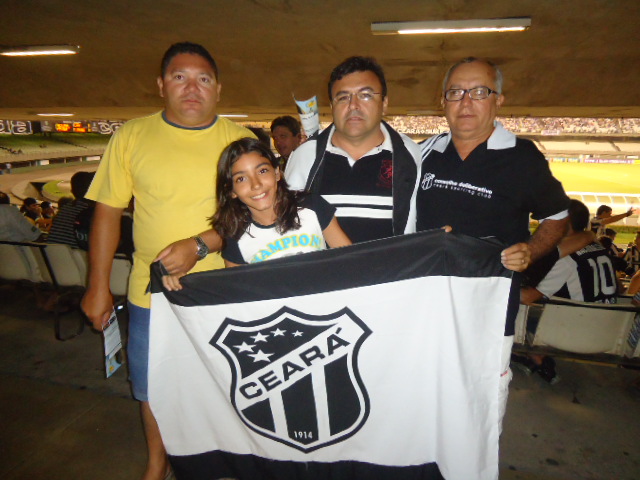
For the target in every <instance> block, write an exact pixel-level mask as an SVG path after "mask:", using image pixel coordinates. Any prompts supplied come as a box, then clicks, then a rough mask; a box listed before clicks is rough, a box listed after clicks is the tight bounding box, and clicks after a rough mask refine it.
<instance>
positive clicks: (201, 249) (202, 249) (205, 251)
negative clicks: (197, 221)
mask: <svg viewBox="0 0 640 480" xmlns="http://www.w3.org/2000/svg"><path fill="white" fill-rule="evenodd" d="M191 238H193V239H194V240H195V241H196V245H197V246H198V249H197V250H196V255H198V261H200V260H202V259H203V258H204V257H206V256H207V255H209V247H207V244H206V243H204V240H202V238H200V236H199V235H194V236H193V237H191Z"/></svg>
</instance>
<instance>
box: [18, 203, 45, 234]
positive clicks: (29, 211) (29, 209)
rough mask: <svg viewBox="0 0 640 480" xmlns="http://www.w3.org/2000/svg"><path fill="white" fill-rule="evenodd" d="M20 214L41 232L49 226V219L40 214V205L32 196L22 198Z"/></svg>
mask: <svg viewBox="0 0 640 480" xmlns="http://www.w3.org/2000/svg"><path fill="white" fill-rule="evenodd" d="M20 211H21V212H22V214H23V215H24V216H25V217H26V218H27V219H28V220H29V221H30V222H32V223H33V224H34V225H35V226H36V227H38V228H39V229H40V230H42V231H43V232H48V231H49V228H50V227H51V220H49V219H46V218H44V217H43V216H42V207H41V205H40V204H38V201H37V200H36V199H35V198H33V197H27V198H25V199H24V200H23V203H22V208H21V209H20Z"/></svg>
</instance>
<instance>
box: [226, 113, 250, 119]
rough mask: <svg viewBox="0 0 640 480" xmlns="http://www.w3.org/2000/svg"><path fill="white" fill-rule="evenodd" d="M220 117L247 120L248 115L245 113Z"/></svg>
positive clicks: (227, 114)
mask: <svg viewBox="0 0 640 480" xmlns="http://www.w3.org/2000/svg"><path fill="white" fill-rule="evenodd" d="M220 116H221V117H227V118H247V117H248V116H249V115H247V114H246V113H221V114H220Z"/></svg>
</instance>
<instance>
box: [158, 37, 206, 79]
mask: <svg viewBox="0 0 640 480" xmlns="http://www.w3.org/2000/svg"><path fill="white" fill-rule="evenodd" d="M181 53H189V54H191V55H199V56H201V57H202V58H204V59H205V60H206V61H207V62H209V65H210V66H211V68H212V69H213V73H214V74H215V77H216V81H217V80H218V66H217V65H216V61H215V60H214V59H213V57H212V56H211V54H210V53H209V51H208V50H207V49H206V48H204V47H203V46H202V45H198V44H197V43H191V42H180V43H174V44H173V45H171V46H170V47H169V49H168V50H167V51H166V52H165V53H164V56H163V57H162V63H161V64H160V75H161V76H162V78H164V75H165V73H167V68H168V67H169V64H170V63H171V60H173V57H175V56H176V55H180V54H181Z"/></svg>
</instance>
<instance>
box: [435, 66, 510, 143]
mask: <svg viewBox="0 0 640 480" xmlns="http://www.w3.org/2000/svg"><path fill="white" fill-rule="evenodd" d="M473 87H489V88H490V89H492V90H495V89H496V79H495V71H494V70H493V67H491V66H490V65H488V64H486V63H485V62H482V61H475V62H471V63H463V64H461V65H460V66H458V67H457V68H456V69H455V70H454V71H453V72H452V73H451V76H450V77H449V81H448V82H447V85H446V88H445V90H449V89H451V88H462V89H465V90H466V89H469V88H473ZM503 101H504V97H503V96H502V95H500V94H495V93H492V94H490V95H489V96H488V97H487V98H485V99H483V100H473V99H471V98H470V97H469V93H468V92H467V93H466V94H465V96H464V98H463V99H462V100H460V101H457V102H451V101H447V100H445V99H444V97H443V99H442V103H443V106H444V113H445V116H446V117H447V122H448V123H449V128H450V129H451V135H452V136H453V138H454V140H462V141H469V142H475V143H476V145H479V144H481V143H482V142H484V141H485V140H486V139H487V138H489V136H491V133H492V132H493V121H494V119H495V118H496V113H497V112H498V108H500V106H501V105H502V102H503Z"/></svg>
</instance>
